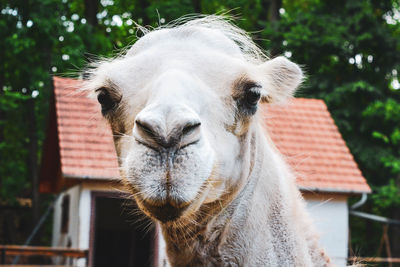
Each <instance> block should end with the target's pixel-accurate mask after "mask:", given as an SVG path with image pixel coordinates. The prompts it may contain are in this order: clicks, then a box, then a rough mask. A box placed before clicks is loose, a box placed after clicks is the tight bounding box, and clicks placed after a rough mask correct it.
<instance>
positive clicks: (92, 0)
mask: <svg viewBox="0 0 400 267" xmlns="http://www.w3.org/2000/svg"><path fill="white" fill-rule="evenodd" d="M98 11H99V1H98V0H85V13H84V15H85V18H86V20H87V22H88V23H89V24H90V25H92V26H96V25H97V23H98V21H97V13H98Z"/></svg>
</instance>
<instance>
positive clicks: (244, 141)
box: [86, 16, 329, 266]
mask: <svg viewBox="0 0 400 267" xmlns="http://www.w3.org/2000/svg"><path fill="white" fill-rule="evenodd" d="M302 79H303V75H302V71H301V70H300V68H299V67H298V66H297V65H296V64H294V63H292V62H290V61H289V60H287V59H286V58H283V57H278V58H274V59H271V60H269V59H268V58H267V57H266V56H265V54H264V53H263V52H262V50H261V49H259V48H258V47H257V45H255V44H254V43H253V41H252V40H251V38H250V37H249V36H248V34H247V33H246V32H245V31H243V30H241V29H239V28H237V27H236V26H234V25H233V24H232V23H230V22H228V21H227V20H225V19H223V18H221V17H218V16H208V17H203V18H198V19H194V20H187V21H184V22H183V23H182V22H181V23H180V24H173V25H170V26H167V27H163V28H159V29H155V30H153V31H148V32H146V34H145V35H144V36H143V37H142V38H140V39H139V40H138V41H137V42H136V43H135V44H134V45H133V46H132V47H131V48H130V49H129V50H128V51H127V53H124V54H121V55H119V56H118V57H116V58H114V59H111V60H107V61H102V62H100V63H97V64H96V66H95V68H94V69H93V71H92V75H91V78H90V80H89V81H88V82H87V85H86V88H87V89H89V90H91V91H92V92H95V93H96V95H97V96H98V100H99V102H100V103H101V104H102V112H103V115H104V116H105V118H106V119H107V120H108V121H109V122H110V125H111V128H112V130H113V133H114V136H115V137H114V141H115V145H116V150H117V153H118V156H119V160H120V166H121V174H122V177H123V181H124V183H125V185H126V186H127V188H128V190H130V192H131V193H132V196H133V198H134V199H135V201H136V202H137V204H138V206H139V207H140V209H141V210H142V211H143V212H144V213H145V214H146V215H148V216H150V217H151V218H153V219H154V220H155V221H156V222H157V223H159V224H160V225H161V228H162V230H163V235H164V238H165V241H166V245H167V254H168V258H169V261H170V263H171V265H173V266H188V265H189V266H215V265H219V266H328V265H329V259H328V257H326V256H325V255H324V252H323V250H322V249H321V248H320V247H319V246H318V241H317V236H316V234H315V232H314V229H313V227H312V224H311V223H310V220H309V217H308V215H307V213H306V212H305V209H304V203H303V200H302V197H301V195H300V193H299V191H298V189H297V188H296V185H295V179H294V176H293V175H292V173H291V171H290V170H289V167H288V166H287V165H286V163H285V162H284V161H283V160H282V157H281V156H280V155H279V153H278V151H277V150H276V149H275V147H274V145H273V144H272V143H271V142H270V141H269V140H268V139H267V138H266V134H265V133H264V131H263V129H262V126H261V121H260V119H259V118H258V113H259V112H258V109H260V107H259V103H260V102H284V101H285V100H287V99H288V98H289V97H290V96H291V95H292V94H293V92H294V90H295V89H296V87H297V86H298V85H299V84H300V83H301V81H302Z"/></svg>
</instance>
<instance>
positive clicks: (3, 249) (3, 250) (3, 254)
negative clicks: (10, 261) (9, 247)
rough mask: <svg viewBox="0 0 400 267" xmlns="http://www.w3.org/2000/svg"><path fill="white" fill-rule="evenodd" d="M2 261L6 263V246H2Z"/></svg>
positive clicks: (0, 259)
mask: <svg viewBox="0 0 400 267" xmlns="http://www.w3.org/2000/svg"><path fill="white" fill-rule="evenodd" d="M0 262H1V264H3V265H4V264H6V249H5V248H1V256H0Z"/></svg>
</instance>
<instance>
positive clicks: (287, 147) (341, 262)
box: [40, 77, 371, 267]
mask: <svg viewBox="0 0 400 267" xmlns="http://www.w3.org/2000/svg"><path fill="white" fill-rule="evenodd" d="M53 80H54V94H53V96H52V101H51V107H50V116H49V125H48V129H47V137H46V141H45V144H44V151H43V160H42V168H41V174H40V192H42V193H58V194H59V197H58V199H57V202H56V205H55V210H54V220H53V221H54V223H53V238H52V245H53V246H68V247H72V248H79V249H88V250H89V257H88V261H89V262H85V261H86V260H85V259H80V260H78V261H77V262H75V264H77V265H79V266H85V265H89V266H96V267H98V266H117V265H116V263H115V262H116V260H118V261H119V262H120V263H121V264H119V265H121V266H122V265H123V266H134V264H138V265H139V266H145V265H146V266H162V261H163V259H164V257H165V255H164V254H163V253H164V252H163V251H164V249H163V246H164V243H163V240H162V238H161V237H160V236H159V234H158V229H156V227H150V228H149V227H147V224H148V222H147V221H146V219H143V216H141V215H138V214H139V213H135V212H131V211H132V210H136V207H135V204H134V203H132V202H130V201H128V200H127V198H126V197H124V193H123V191H121V190H122V188H120V186H119V184H118V183H117V182H116V180H117V179H118V177H119V171H118V162H117V156H116V153H115V149H114V145H113V140H112V134H111V130H110V129H109V127H108V126H107V124H106V122H105V121H104V119H103V118H102V117H101V113H100V106H99V104H98V103H97V102H96V101H94V100H92V99H89V98H88V97H87V96H86V93H85V92H83V91H80V90H79V89H80V86H81V83H82V81H80V80H76V79H70V78H60V77H54V79H53ZM264 110H265V111H264V113H263V114H262V116H263V118H264V120H265V124H266V128H267V129H268V132H269V135H270V137H271V138H272V140H273V142H274V143H275V145H276V146H277V148H278V149H279V150H280V152H281V153H282V154H283V155H284V156H285V158H286V160H287V161H288V162H289V164H290V166H291V167H292V169H293V170H294V172H295V173H296V177H297V180H296V181H297V185H298V187H299V189H300V190H301V192H302V194H303V196H304V198H305V200H306V202H307V208H308V210H309V212H310V214H311V216H312V217H313V219H314V221H315V224H316V226H317V228H318V230H319V232H320V236H321V244H322V246H323V247H325V249H326V251H327V253H328V255H330V256H331V258H332V260H333V262H334V263H335V264H336V265H337V266H345V265H346V259H347V255H348V246H347V245H348V223H349V222H348V217H349V214H348V204H347V199H348V198H349V197H350V196H357V195H360V194H362V193H370V192H371V189H370V187H369V186H368V184H367V183H366V180H365V178H364V177H363V176H362V173H361V172H360V170H359V168H358V167H357V164H356V163H355V161H354V159H353V156H352V155H351V153H350V151H349V149H348V148H347V146H346V143H345V142H344V140H343V138H342V137H341V135H340V133H339V131H338V129H337V127H336V125H335V123H334V121H333V119H332V117H331V116H330V114H329V111H328V109H327V107H326V105H325V103H324V102H323V101H322V100H317V99H303V98H295V99H293V100H292V101H291V102H290V103H289V104H288V105H285V106H278V105H269V106H267V107H265V108H264ZM146 227H147V230H146V231H143V228H146ZM110 260H112V262H111V261H110ZM119 265H118V266H119Z"/></svg>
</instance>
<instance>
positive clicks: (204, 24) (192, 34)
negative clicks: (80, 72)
mask: <svg viewBox="0 0 400 267" xmlns="http://www.w3.org/2000/svg"><path fill="white" fill-rule="evenodd" d="M138 29H139V30H140V31H142V32H143V33H144V35H143V36H142V37H141V38H140V39H139V40H138V41H137V42H136V43H135V44H134V45H133V46H132V47H131V48H130V49H128V50H125V52H123V53H120V54H119V55H117V56H115V57H113V58H102V59H100V60H97V61H95V62H92V63H90V64H89V66H88V68H87V69H86V70H85V75H86V76H88V77H89V79H86V84H85V86H84V89H87V90H89V91H93V90H94V89H96V88H98V87H99V86H102V85H103V84H104V80H103V77H105V76H107V75H105V74H107V73H108V72H109V69H110V68H111V67H112V66H113V65H114V66H115V65H116V64H118V62H119V61H123V60H124V59H127V58H129V57H130V56H134V55H136V54H138V53H141V52H143V51H145V50H146V49H149V48H151V47H152V46H154V45H160V44H161V45H162V44H163V43H166V42H168V41H169V40H171V41H176V39H185V40H194V41H195V42H197V43H199V44H203V45H207V46H208V47H211V48H213V49H217V50H219V51H222V52H223V53H225V54H228V55H229V56H231V57H236V58H238V59H240V60H243V61H244V62H248V63H253V64H255V65H258V64H261V63H262V62H265V61H266V60H267V59H268V57H267V56H266V55H265V54H264V52H263V51H262V50H261V49H260V48H259V47H258V46H257V45H256V44H255V43H254V42H253V41H252V39H251V37H250V36H249V34H248V33H247V32H246V31H244V30H242V29H240V28H239V27H237V26H235V25H234V24H233V23H232V19H230V18H229V17H226V16H225V17H223V16H217V15H209V16H185V17H182V18H180V19H178V20H176V21H173V22H171V23H169V24H167V25H165V26H160V27H158V28H155V29H153V30H148V29H147V28H144V27H142V26H138Z"/></svg>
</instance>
